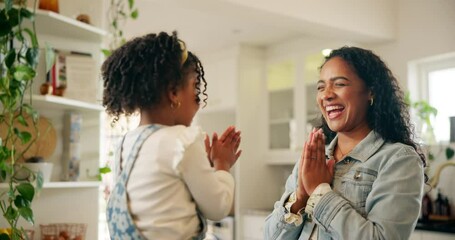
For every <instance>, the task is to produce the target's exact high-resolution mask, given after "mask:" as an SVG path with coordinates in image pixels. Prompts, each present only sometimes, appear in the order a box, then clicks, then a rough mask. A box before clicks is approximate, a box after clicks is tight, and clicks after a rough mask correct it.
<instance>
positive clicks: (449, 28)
mask: <svg viewBox="0 0 455 240" xmlns="http://www.w3.org/2000/svg"><path fill="white" fill-rule="evenodd" d="M397 19H398V21H397V24H396V25H397V37H396V40H394V41H392V42H390V43H386V44H380V45H374V44H370V45H368V47H369V48H371V49H373V50H374V51H375V52H376V53H377V54H378V55H380V56H381V57H382V58H383V60H385V62H386V63H387V64H388V65H389V67H390V68H391V70H392V72H393V73H395V75H396V76H397V78H398V80H399V81H400V82H401V83H402V86H403V87H406V86H407V79H408V76H407V64H408V62H409V61H411V60H417V59H420V58H425V57H429V56H433V55H439V54H443V53H448V52H455V31H454V30H453V29H454V26H455V1H453V0H431V1H428V0H399V1H398V18H397Z"/></svg>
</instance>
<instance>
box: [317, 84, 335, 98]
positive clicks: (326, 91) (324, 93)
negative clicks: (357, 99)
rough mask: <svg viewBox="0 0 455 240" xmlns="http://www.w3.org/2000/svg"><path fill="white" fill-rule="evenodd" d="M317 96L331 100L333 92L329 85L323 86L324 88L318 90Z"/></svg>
mask: <svg viewBox="0 0 455 240" xmlns="http://www.w3.org/2000/svg"><path fill="white" fill-rule="evenodd" d="M319 96H320V98H321V99H322V100H332V99H333V98H334V96H335V93H334V92H333V89H332V88H331V87H325V88H324V90H322V91H320V92H319Z"/></svg>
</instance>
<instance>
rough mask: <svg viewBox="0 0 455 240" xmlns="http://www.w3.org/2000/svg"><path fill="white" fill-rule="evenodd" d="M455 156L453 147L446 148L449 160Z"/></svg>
mask: <svg viewBox="0 0 455 240" xmlns="http://www.w3.org/2000/svg"><path fill="white" fill-rule="evenodd" d="M454 154H455V151H454V150H453V149H452V148H451V147H447V148H446V158H447V160H450V159H451V158H452V157H453V155H454Z"/></svg>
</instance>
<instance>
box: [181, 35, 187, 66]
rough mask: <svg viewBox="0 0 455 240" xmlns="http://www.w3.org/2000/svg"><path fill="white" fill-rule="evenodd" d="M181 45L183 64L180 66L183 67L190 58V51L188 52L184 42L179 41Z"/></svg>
mask: <svg viewBox="0 0 455 240" xmlns="http://www.w3.org/2000/svg"><path fill="white" fill-rule="evenodd" d="M179 44H180V49H181V50H182V62H181V64H180V66H183V64H184V63H185V62H186V59H187V58H188V51H187V50H186V44H185V42H184V41H182V40H179Z"/></svg>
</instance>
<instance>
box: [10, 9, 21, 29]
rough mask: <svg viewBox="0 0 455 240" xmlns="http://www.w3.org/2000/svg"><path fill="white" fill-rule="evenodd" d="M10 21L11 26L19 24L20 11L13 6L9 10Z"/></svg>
mask: <svg viewBox="0 0 455 240" xmlns="http://www.w3.org/2000/svg"><path fill="white" fill-rule="evenodd" d="M8 23H9V25H10V26H11V28H14V27H15V26H17V25H19V11H18V10H17V9H16V8H11V9H10V10H9V11H8Z"/></svg>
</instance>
